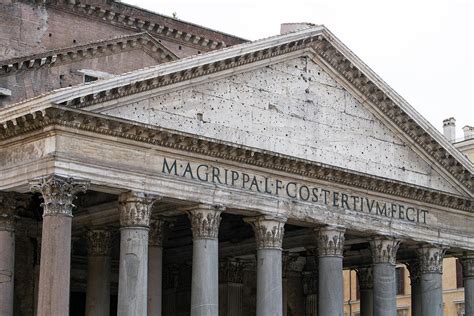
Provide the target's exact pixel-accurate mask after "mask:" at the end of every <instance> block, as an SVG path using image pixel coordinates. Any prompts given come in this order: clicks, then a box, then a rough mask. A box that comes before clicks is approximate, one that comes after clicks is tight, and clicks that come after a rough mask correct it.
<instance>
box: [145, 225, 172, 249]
mask: <svg viewBox="0 0 474 316" xmlns="http://www.w3.org/2000/svg"><path fill="white" fill-rule="evenodd" d="M168 225H169V223H168V222H167V221H165V220H164V219H161V218H158V219H154V220H152V221H151V223H150V232H149V235H148V246H150V247H163V242H164V239H165V237H166V236H165V235H166V230H167V228H168Z"/></svg>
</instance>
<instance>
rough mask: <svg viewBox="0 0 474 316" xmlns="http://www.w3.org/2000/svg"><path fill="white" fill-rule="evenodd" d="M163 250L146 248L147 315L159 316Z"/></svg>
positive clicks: (152, 247)
mask: <svg viewBox="0 0 474 316" xmlns="http://www.w3.org/2000/svg"><path fill="white" fill-rule="evenodd" d="M162 270H163V248H162V247H156V246H151V247H148V315H150V316H152V315H153V316H161V313H162V293H163V291H162V286H163V278H162Z"/></svg>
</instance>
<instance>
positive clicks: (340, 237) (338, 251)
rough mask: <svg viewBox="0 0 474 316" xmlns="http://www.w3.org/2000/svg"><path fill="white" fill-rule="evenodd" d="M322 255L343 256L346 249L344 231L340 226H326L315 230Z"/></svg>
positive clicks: (319, 252) (319, 253) (320, 254)
mask: <svg viewBox="0 0 474 316" xmlns="http://www.w3.org/2000/svg"><path fill="white" fill-rule="evenodd" d="M315 232H316V235H317V242H318V255H319V256H320V257H342V254H343V251H344V240H345V237H344V232H345V229H344V228H343V227H340V226H325V227H321V228H319V229H316V230H315Z"/></svg>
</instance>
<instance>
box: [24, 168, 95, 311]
mask: <svg viewBox="0 0 474 316" xmlns="http://www.w3.org/2000/svg"><path fill="white" fill-rule="evenodd" d="M30 187H31V190H32V191H33V192H40V193H41V194H42V197H43V200H44V203H43V210H44V211H43V228H42V237H41V264H40V278H39V291H38V314H37V315H38V316H51V315H69V291H70V288H69V282H70V271H71V226H72V208H73V207H74V205H73V203H72V202H73V199H74V198H75V196H76V193H78V192H85V191H86V189H87V187H88V183H87V182H84V181H76V180H73V179H71V178H63V177H59V176H55V175H52V176H48V177H44V178H40V179H37V180H33V181H30Z"/></svg>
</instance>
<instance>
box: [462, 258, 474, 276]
mask: <svg viewBox="0 0 474 316" xmlns="http://www.w3.org/2000/svg"><path fill="white" fill-rule="evenodd" d="M460 260H461V264H462V273H463V276H464V277H465V278H474V253H466V254H465V255H464V256H463V257H461V258H460Z"/></svg>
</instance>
